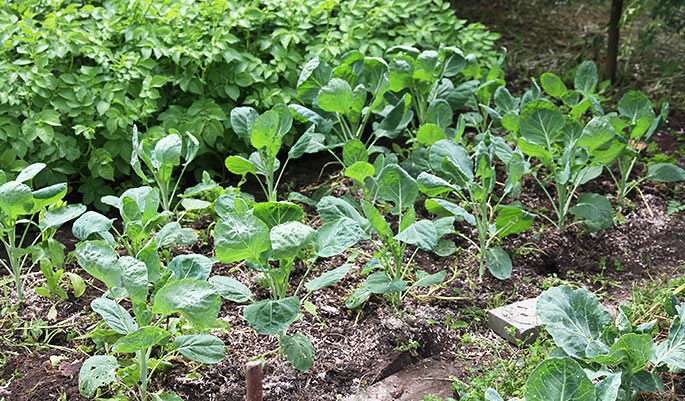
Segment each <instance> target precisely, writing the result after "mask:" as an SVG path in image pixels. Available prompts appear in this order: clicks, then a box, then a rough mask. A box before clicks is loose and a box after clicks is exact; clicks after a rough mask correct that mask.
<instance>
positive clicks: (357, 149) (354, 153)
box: [342, 139, 369, 166]
mask: <svg viewBox="0 0 685 401" xmlns="http://www.w3.org/2000/svg"><path fill="white" fill-rule="evenodd" d="M342 155H343V163H345V166H351V165H353V164H354V163H357V162H368V161H369V153H368V151H367V150H366V145H364V143H363V142H362V141H360V140H359V139H353V140H351V141H348V142H347V143H345V146H343V151H342Z"/></svg>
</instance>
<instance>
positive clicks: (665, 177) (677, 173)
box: [645, 163, 685, 182]
mask: <svg viewBox="0 0 685 401" xmlns="http://www.w3.org/2000/svg"><path fill="white" fill-rule="evenodd" d="M645 178H646V179H648V180H651V181H658V182H676V181H683V180H685V170H683V169H682V168H680V167H678V166H676V165H675V164H671V163H657V164H651V165H650V166H649V167H647V176H646V177H645Z"/></svg>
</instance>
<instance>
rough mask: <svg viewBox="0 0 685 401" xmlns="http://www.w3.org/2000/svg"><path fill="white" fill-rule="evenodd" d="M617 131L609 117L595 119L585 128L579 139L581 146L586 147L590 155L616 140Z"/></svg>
mask: <svg viewBox="0 0 685 401" xmlns="http://www.w3.org/2000/svg"><path fill="white" fill-rule="evenodd" d="M615 136H616V131H614V127H613V126H612V125H611V122H610V121H609V119H608V118H607V117H595V118H593V119H592V120H590V122H589V123H587V125H586V126H585V128H583V133H582V135H581V136H580V138H579V139H578V142H577V144H578V145H579V146H585V147H587V148H588V150H589V151H590V153H592V152H594V151H595V149H597V148H599V147H602V146H604V145H605V144H606V143H607V142H609V141H611V140H612V139H614V137H615Z"/></svg>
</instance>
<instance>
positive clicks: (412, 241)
mask: <svg viewBox="0 0 685 401" xmlns="http://www.w3.org/2000/svg"><path fill="white" fill-rule="evenodd" d="M346 146H347V145H346ZM396 161H397V158H396V157H395V156H394V155H393V156H389V157H387V158H386V157H385V156H383V155H379V156H378V157H377V158H376V160H375V162H374V164H373V165H371V164H370V163H368V162H365V161H359V162H356V163H355V164H353V165H352V166H350V167H348V168H347V169H346V170H345V174H346V175H348V176H349V177H351V178H353V179H354V180H355V181H356V182H357V183H358V184H359V185H360V186H361V187H362V189H363V191H364V194H365V199H363V200H362V201H361V204H357V203H356V202H355V201H354V200H352V199H338V198H335V197H331V196H326V197H323V198H322V199H321V200H320V201H319V203H318V205H317V210H318V212H319V215H320V216H321V219H322V220H323V221H336V220H338V219H340V218H346V219H351V220H353V221H356V222H357V224H359V226H360V227H361V228H362V229H363V230H364V231H365V232H366V233H367V234H368V235H376V236H377V238H378V241H372V243H373V245H374V247H376V250H377V252H376V253H375V258H374V259H372V261H373V262H372V263H371V265H370V266H369V269H368V270H373V269H376V268H378V271H376V272H374V273H372V274H371V275H369V277H368V278H367V279H366V283H365V284H364V285H363V286H362V287H360V288H358V289H357V290H356V291H355V292H354V293H353V294H352V296H351V297H350V298H349V299H348V300H347V302H346V305H347V306H348V307H350V308H357V307H359V306H360V305H362V304H363V303H364V302H365V301H366V300H367V299H368V298H369V296H370V294H372V293H373V294H384V295H387V296H388V297H389V298H390V299H391V301H392V302H393V303H395V304H399V303H400V302H401V301H402V299H403V298H404V296H405V295H406V294H407V293H408V290H410V289H411V288H413V287H421V286H432V285H435V284H439V283H441V282H442V281H443V280H444V278H445V272H444V271H441V272H438V273H435V274H431V275H429V274H424V273H422V272H416V280H414V281H413V284H412V285H407V281H408V280H409V279H410V277H411V276H412V275H413V273H414V272H413V269H412V262H413V260H414V257H415V256H416V253H417V252H418V251H419V249H422V250H425V251H433V252H436V253H438V254H439V255H441V256H447V255H449V254H451V253H452V252H454V250H455V245H454V243H453V242H451V241H449V240H447V239H443V238H442V237H443V236H444V235H446V234H448V233H451V232H452V231H454V227H453V224H454V218H453V217H446V218H442V219H437V220H435V221H431V220H418V221H417V220H416V212H415V210H414V202H415V201H416V198H417V196H418V194H419V186H418V184H417V182H416V180H415V179H414V178H413V177H412V176H411V175H409V173H407V172H406V171H405V170H404V169H403V168H402V167H400V166H399V165H397V164H396ZM357 167H360V168H357ZM362 171H363V173H362ZM376 200H378V201H383V202H389V203H391V204H392V205H393V209H392V214H394V215H397V216H398V222H399V225H398V228H397V229H396V230H395V231H393V229H392V228H391V226H390V224H389V223H388V221H387V220H386V218H385V217H384V216H383V214H382V213H381V212H380V210H378V208H377V207H376V206H375V205H374V202H375V201H376ZM408 245H413V246H415V247H416V248H415V249H414V251H413V252H412V254H411V256H410V257H409V259H406V252H407V247H408Z"/></svg>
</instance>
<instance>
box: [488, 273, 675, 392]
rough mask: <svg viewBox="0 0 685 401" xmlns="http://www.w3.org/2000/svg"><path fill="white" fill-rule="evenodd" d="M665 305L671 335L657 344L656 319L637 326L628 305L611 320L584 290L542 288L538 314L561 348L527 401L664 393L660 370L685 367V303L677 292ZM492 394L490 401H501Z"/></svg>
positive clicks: (540, 370) (532, 382)
mask: <svg viewBox="0 0 685 401" xmlns="http://www.w3.org/2000/svg"><path fill="white" fill-rule="evenodd" d="M665 307H666V311H667V312H668V313H669V314H670V315H671V316H672V317H673V318H674V319H673V323H672V324H671V327H670V330H669V333H668V338H667V339H666V340H664V341H662V342H660V343H658V344H657V343H655V342H654V341H653V339H652V335H653V334H655V332H656V331H657V330H658V326H657V322H656V320H654V321H651V322H648V323H643V324H640V325H638V326H634V325H633V323H632V321H631V319H632V316H631V314H632V312H631V310H630V308H628V307H626V306H620V307H619V309H618V315H617V317H616V320H615V322H612V317H611V313H609V311H608V310H607V309H605V308H604V307H603V306H602V304H601V303H600V302H599V300H598V299H597V297H596V296H595V295H594V294H592V293H590V292H588V291H586V290H584V289H577V290H572V289H571V288H570V287H567V286H563V287H555V288H550V289H549V290H546V291H545V292H543V293H542V295H540V297H539V298H538V301H537V314H538V315H539V316H540V320H541V322H542V323H543V324H545V328H546V330H547V332H548V333H549V334H550V335H551V336H552V337H553V338H554V342H555V343H556V345H557V346H559V348H556V349H554V350H552V351H551V353H550V355H549V358H548V359H547V360H545V361H544V362H542V363H541V364H540V365H539V366H538V367H537V368H536V369H535V370H534V371H533V373H532V374H531V375H530V377H529V378H528V382H527V383H526V393H525V399H526V401H543V400H565V401H596V400H602V401H631V400H633V399H635V397H636V396H637V394H638V393H640V392H642V391H644V392H647V393H653V392H656V391H664V384H663V382H662V381H661V378H660V377H659V375H658V374H657V373H658V372H663V371H667V370H671V371H672V370H681V369H683V368H685V327H684V326H683V319H684V318H685V307H683V306H682V305H680V303H679V302H678V300H677V298H676V297H675V296H672V297H671V298H670V299H669V300H667V301H666V305H665ZM489 393H490V398H488V397H486V398H487V399H488V400H493V401H494V400H501V398H498V397H499V396H497V395H496V393H495V392H494V391H493V390H489Z"/></svg>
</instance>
